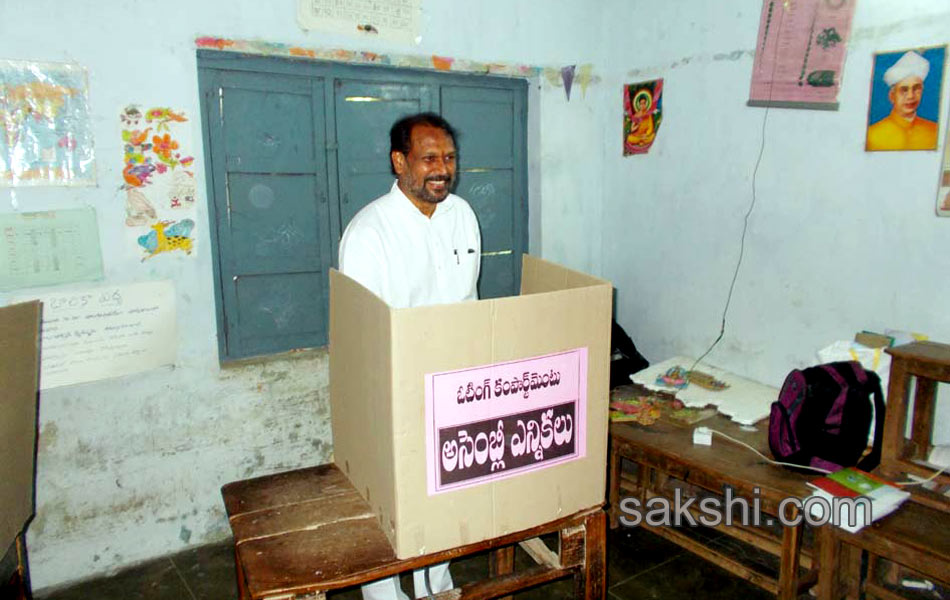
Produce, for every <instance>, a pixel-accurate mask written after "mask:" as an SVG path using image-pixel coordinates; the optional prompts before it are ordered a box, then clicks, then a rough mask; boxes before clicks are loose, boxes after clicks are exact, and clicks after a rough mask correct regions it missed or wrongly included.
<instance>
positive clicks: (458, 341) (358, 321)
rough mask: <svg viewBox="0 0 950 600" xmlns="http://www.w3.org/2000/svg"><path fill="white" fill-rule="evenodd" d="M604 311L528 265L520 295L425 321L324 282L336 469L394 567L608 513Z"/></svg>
mask: <svg viewBox="0 0 950 600" xmlns="http://www.w3.org/2000/svg"><path fill="white" fill-rule="evenodd" d="M611 301H612V287H611V285H610V283H609V282H607V281H604V280H602V279H598V278H596V277H591V276H589V275H585V274H583V273H579V272H576V271H572V270H569V269H566V268H563V267H561V266H558V265H556V264H553V263H550V262H546V261H544V260H541V259H538V258H533V257H531V256H524V259H523V266H522V283H521V295H519V296H514V297H508V298H497V299H491V300H479V301H470V302H461V303H457V304H446V305H434V306H425V307H417V308H404V309H392V308H390V307H389V306H388V305H386V304H385V303H384V302H383V301H382V300H381V299H379V298H378V297H376V296H375V295H373V294H372V293H371V292H369V291H368V290H366V289H365V288H363V287H362V286H361V285H359V284H358V283H356V282H355V281H353V280H352V279H350V278H348V277H346V276H345V275H343V274H341V273H339V272H337V271H333V272H331V274H330V399H331V409H332V423H333V442H334V460H335V462H336V464H337V466H338V467H339V468H340V469H341V470H342V471H343V472H344V473H346V475H347V476H348V477H349V478H350V481H351V482H352V483H353V485H354V486H355V487H356V488H357V489H358V490H359V491H360V493H361V494H362V495H363V497H364V498H365V499H366V501H367V502H368V503H369V504H370V505H371V506H372V507H373V510H374V511H375V512H376V514H377V516H378V518H379V521H380V525H381V526H382V528H383V530H384V531H385V532H386V533H387V535H388V536H389V539H390V541H391V542H392V545H393V548H394V550H395V552H396V555H397V556H398V557H399V558H409V557H412V556H418V555H420V554H426V553H430V552H437V551H440V550H445V549H449V548H454V547H458V546H462V545H465V544H469V543H474V542H478V541H481V540H485V539H490V538H493V537H498V536H501V535H504V534H507V533H511V532H516V531H521V530H524V529H528V528H531V527H534V526H537V525H540V524H543V523H547V522H550V521H554V520H556V519H559V518H561V517H565V516H568V515H570V514H572V513H575V512H578V511H580V510H584V509H587V508H590V507H593V506H599V505H600V504H602V503H603V501H604V489H605V483H606V482H605V477H606V460H607V458H606V456H607V394H608V384H609V361H610V356H609V355H610V324H611Z"/></svg>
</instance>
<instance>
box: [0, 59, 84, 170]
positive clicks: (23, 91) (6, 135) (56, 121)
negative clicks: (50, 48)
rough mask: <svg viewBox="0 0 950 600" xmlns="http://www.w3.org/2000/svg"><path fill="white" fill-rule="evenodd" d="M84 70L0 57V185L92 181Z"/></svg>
mask: <svg viewBox="0 0 950 600" xmlns="http://www.w3.org/2000/svg"><path fill="white" fill-rule="evenodd" d="M86 97H87V93H86V70H85V69H84V68H82V67H80V66H77V65H70V64H62V63H36V62H27V61H17V60H0V187H2V186H21V185H95V183H96V170H95V161H94V150H93V140H92V126H91V124H90V119H89V106H88V102H87V100H86Z"/></svg>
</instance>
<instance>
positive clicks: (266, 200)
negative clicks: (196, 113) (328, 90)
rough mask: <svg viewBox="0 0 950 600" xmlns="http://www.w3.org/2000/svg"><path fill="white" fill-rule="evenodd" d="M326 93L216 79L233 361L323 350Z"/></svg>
mask: <svg viewBox="0 0 950 600" xmlns="http://www.w3.org/2000/svg"><path fill="white" fill-rule="evenodd" d="M323 86H324V80H323V79H319V78H310V77H293V76H284V75H275V74H262V73H242V72H234V71H219V72H216V73H215V74H214V78H213V84H212V86H211V88H212V89H211V90H209V91H208V92H207V93H210V94H212V95H213V96H216V97H212V98H208V101H207V102H206V103H205V106H206V107H207V110H208V113H209V114H208V115H207V117H208V119H207V121H208V123H209V124H210V138H211V159H212V160H211V171H212V174H213V175H212V176H213V178H214V198H213V203H212V204H213V218H214V226H215V227H214V233H215V234H216V238H217V240H216V241H217V246H218V248H219V252H218V253H217V257H216V258H217V261H218V264H217V266H218V269H217V271H218V277H219V286H218V288H219V289H218V295H219V302H220V305H221V306H223V308H224V310H223V311H222V312H223V318H222V319H221V320H223V323H221V324H222V325H223V331H224V336H223V339H222V340H221V342H222V344H221V345H222V346H223V351H224V352H223V354H224V356H226V357H228V358H240V357H244V356H251V355H257V354H265V353H270V352H275V351H279V350H286V349H288V348H301V347H309V346H319V345H322V344H325V343H326V338H327V324H326V317H325V315H326V313H327V309H326V306H327V302H328V299H327V290H326V286H327V271H328V267H329V265H330V264H331V257H330V231H329V216H328V214H329V213H328V210H327V202H328V189H327V162H326V138H325V122H326V119H325V111H324V90H323ZM219 322H220V320H219ZM221 333H222V330H221V328H219V338H220V337H221Z"/></svg>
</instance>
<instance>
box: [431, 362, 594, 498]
mask: <svg viewBox="0 0 950 600" xmlns="http://www.w3.org/2000/svg"><path fill="white" fill-rule="evenodd" d="M425 386H426V394H425V403H426V404H425V411H426V412H425V417H426V476H427V482H428V492H429V495H430V496H431V495H433V494H439V493H442V492H446V491H449V490H453V489H458V488H463V487H469V486H473V485H478V484H481V483H485V482H488V481H496V480H498V479H504V478H507V477H512V476H514V475H518V474H520V473H525V472H528V471H536V470H538V469H544V468H547V467H550V466H553V465H557V464H561V463H564V462H568V461H571V460H576V459H578V458H583V457H584V455H585V452H586V448H587V443H586V424H587V348H577V349H574V350H569V351H566V352H559V353H556V354H548V355H545V356H538V357H534V358H526V359H522V360H515V361H509V362H504V363H496V364H492V365H485V366H481V367H472V368H468V369H461V370H458V371H447V372H444V373H430V374H427V375H426V376H425Z"/></svg>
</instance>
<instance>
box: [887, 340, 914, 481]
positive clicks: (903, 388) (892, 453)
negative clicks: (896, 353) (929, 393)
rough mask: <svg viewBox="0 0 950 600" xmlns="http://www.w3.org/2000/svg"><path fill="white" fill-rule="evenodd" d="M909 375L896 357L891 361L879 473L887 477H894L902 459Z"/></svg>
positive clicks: (902, 363)
mask: <svg viewBox="0 0 950 600" xmlns="http://www.w3.org/2000/svg"><path fill="white" fill-rule="evenodd" d="M909 382H910V373H908V372H907V365H905V364H904V361H903V360H901V359H900V358H898V357H894V358H893V360H892V361H891V374H890V380H889V382H888V386H887V412H885V413H884V447H883V448H882V449H881V471H882V472H883V474H884V475H885V476H887V477H896V476H897V475H898V474H899V472H900V465H899V463H900V461H901V459H902V458H903V457H904V431H905V429H906V426H907V400H908V398H907V397H908V392H909V385H908V384H909Z"/></svg>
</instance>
